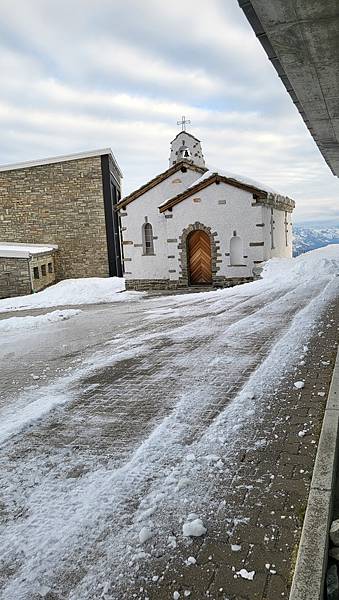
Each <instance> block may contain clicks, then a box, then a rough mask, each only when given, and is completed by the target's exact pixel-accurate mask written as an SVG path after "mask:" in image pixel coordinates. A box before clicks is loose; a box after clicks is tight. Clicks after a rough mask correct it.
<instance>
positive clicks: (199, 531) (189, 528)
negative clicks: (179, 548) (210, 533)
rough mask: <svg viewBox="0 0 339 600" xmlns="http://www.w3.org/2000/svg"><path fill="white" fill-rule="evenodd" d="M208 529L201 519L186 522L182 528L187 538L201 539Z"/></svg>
mask: <svg viewBox="0 0 339 600" xmlns="http://www.w3.org/2000/svg"><path fill="white" fill-rule="evenodd" d="M206 531H207V529H206V527H204V524H203V522H202V520H201V519H199V518H198V519H194V520H193V521H186V523H184V524H183V526H182V533H183V535H184V536H185V537H200V536H201V535H204V534H205V533H206Z"/></svg>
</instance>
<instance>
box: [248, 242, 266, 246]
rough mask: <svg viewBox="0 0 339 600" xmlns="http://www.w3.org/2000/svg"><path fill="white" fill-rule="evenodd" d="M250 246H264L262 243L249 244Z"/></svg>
mask: <svg viewBox="0 0 339 600" xmlns="http://www.w3.org/2000/svg"><path fill="white" fill-rule="evenodd" d="M249 245H250V246H264V242H250V244H249Z"/></svg>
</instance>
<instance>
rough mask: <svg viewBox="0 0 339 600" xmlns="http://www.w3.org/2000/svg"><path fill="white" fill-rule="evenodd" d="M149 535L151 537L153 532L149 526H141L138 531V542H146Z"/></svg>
mask: <svg viewBox="0 0 339 600" xmlns="http://www.w3.org/2000/svg"><path fill="white" fill-rule="evenodd" d="M151 537H153V533H152V531H151V530H150V529H149V527H142V528H141V529H140V531H139V542H140V544H144V543H145V542H147V540H149V539H150V538H151Z"/></svg>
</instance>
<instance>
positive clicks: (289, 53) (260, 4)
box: [238, 0, 339, 177]
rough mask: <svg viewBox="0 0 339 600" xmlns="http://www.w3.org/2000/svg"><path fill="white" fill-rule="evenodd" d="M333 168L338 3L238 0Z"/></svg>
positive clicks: (337, 139) (338, 157)
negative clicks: (315, 3)
mask: <svg viewBox="0 0 339 600" xmlns="http://www.w3.org/2000/svg"><path fill="white" fill-rule="evenodd" d="M238 2H239V6H240V7H241V8H242V10H243V12H244V13H245V16H246V18H247V20H248V21H249V23H250V25H251V26H252V29H253V30H254V33H255V35H256V36H257V38H258V40H259V41H260V43H261V45H262V47H263V48H264V50H265V52H266V54H267V56H268V58H269V60H270V61H271V63H272V65H273V66H274V68H275V70H276V71H277V73H278V76H279V77H280V79H281V81H282V82H283V84H284V86H285V88H286V90H287V92H288V93H289V95H290V96H291V99H292V101H293V103H294V104H295V106H296V108H297V109H298V111H299V113H300V115H301V117H302V119H303V120H304V122H305V125H306V127H307V128H308V130H309V132H310V133H311V135H312V137H313V139H314V141H315V143H316V144H317V146H318V148H319V150H320V152H321V154H322V155H323V158H324V159H325V161H326V163H327V164H328V166H329V168H330V169H331V171H332V173H333V174H334V175H336V176H337V177H338V176H339V123H338V117H337V114H338V113H337V106H338V101H339V84H338V78H337V76H336V75H337V70H338V64H339V51H338V35H337V31H338V28H339V7H338V5H336V4H335V3H333V2H331V1H329V0H323V1H322V2H321V3H318V4H317V5H314V3H307V2H299V3H293V2H288V3H286V2H285V1H284V0H272V1H271V2H267V1H266V0H238Z"/></svg>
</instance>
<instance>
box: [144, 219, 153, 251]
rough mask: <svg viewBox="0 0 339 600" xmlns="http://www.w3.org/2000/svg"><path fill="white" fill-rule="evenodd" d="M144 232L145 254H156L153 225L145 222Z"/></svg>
mask: <svg viewBox="0 0 339 600" xmlns="http://www.w3.org/2000/svg"><path fill="white" fill-rule="evenodd" d="M142 233H143V240H142V243H143V248H144V254H146V255H147V256H149V255H151V254H154V246H153V227H152V225H151V224H150V223H145V224H144V225H143V229H142Z"/></svg>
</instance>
